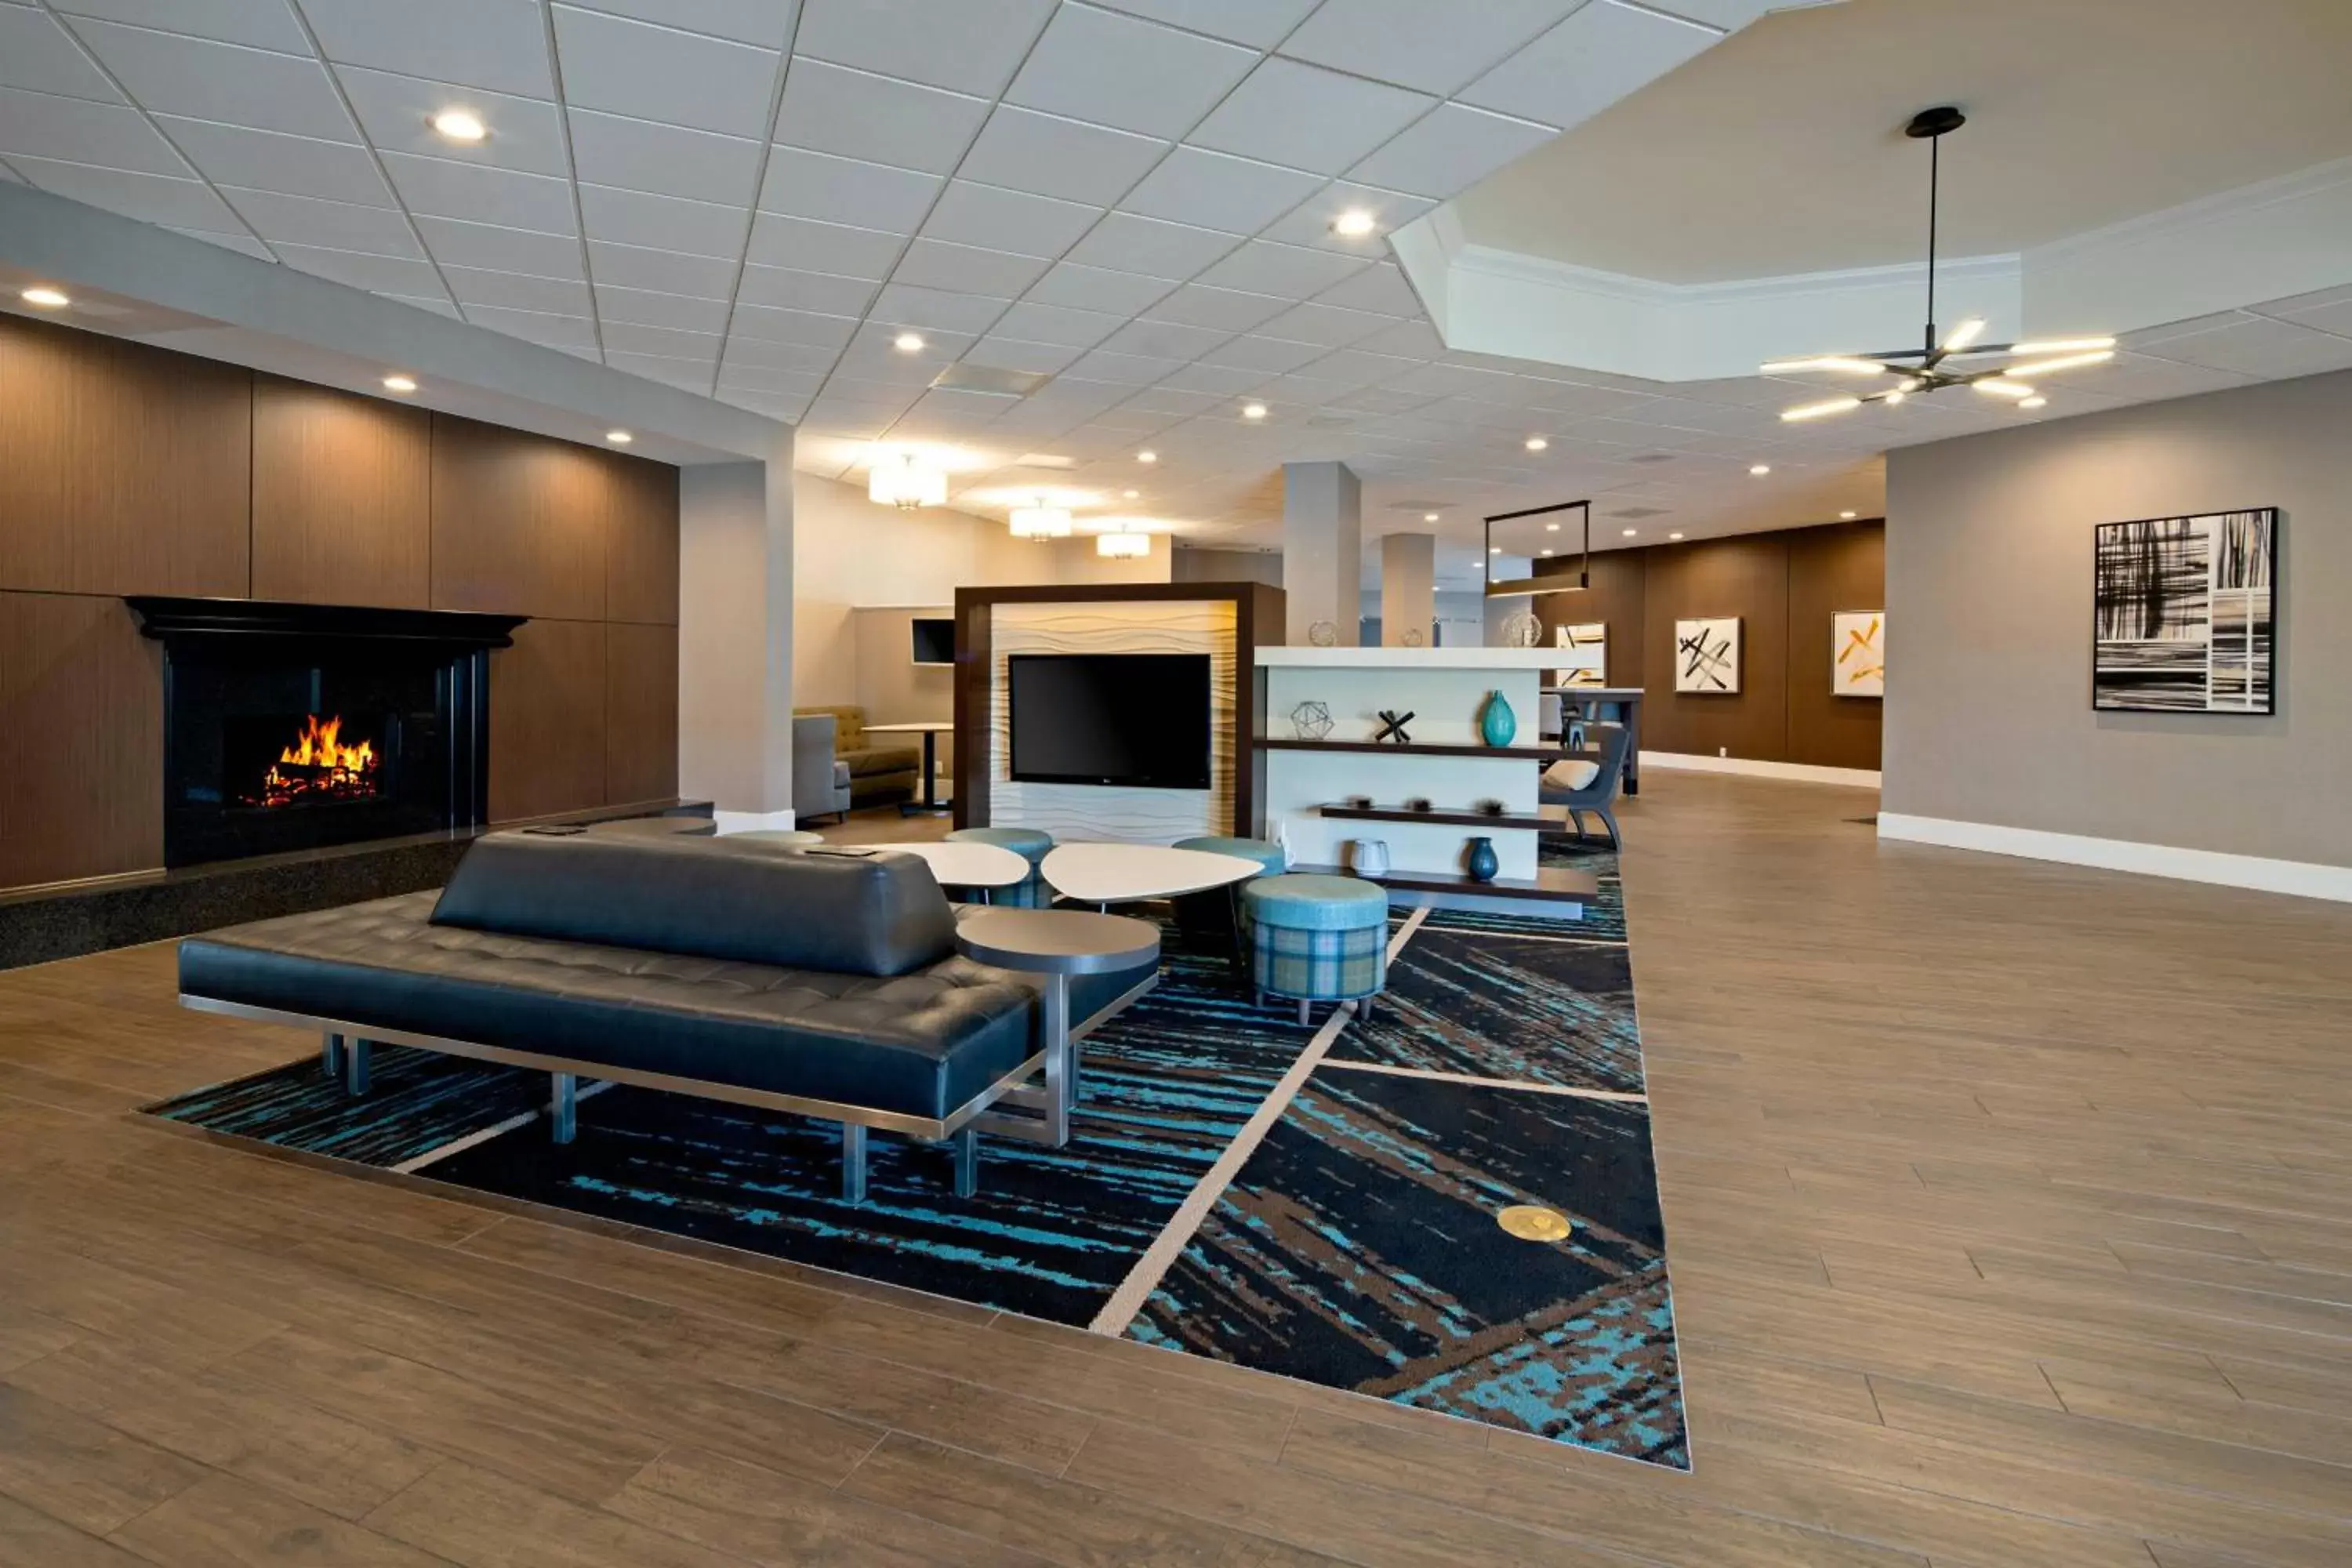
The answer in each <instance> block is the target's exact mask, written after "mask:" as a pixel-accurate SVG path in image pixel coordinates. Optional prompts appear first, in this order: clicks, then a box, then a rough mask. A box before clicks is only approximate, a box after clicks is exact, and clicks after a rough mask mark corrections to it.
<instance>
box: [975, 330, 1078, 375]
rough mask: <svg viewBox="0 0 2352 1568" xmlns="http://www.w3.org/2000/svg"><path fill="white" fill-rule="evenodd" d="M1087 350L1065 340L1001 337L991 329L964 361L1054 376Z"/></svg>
mask: <svg viewBox="0 0 2352 1568" xmlns="http://www.w3.org/2000/svg"><path fill="white" fill-rule="evenodd" d="M1085 352H1086V351H1085V350H1083V349H1075V348H1071V347H1069V346H1068V345H1066V344H1063V343H1033V342H1023V341H1022V340H1021V339H1019V338H1007V337H999V336H997V335H996V334H994V333H991V334H989V335H988V336H987V337H984V338H982V339H981V340H980V342H976V343H974V344H973V345H972V346H971V349H970V350H969V351H967V352H966V353H965V354H964V356H963V362H964V363H966V364H977V365H985V366H987V367H988V368H990V369H992V370H1020V371H1029V372H1032V373H1034V374H1039V375H1052V374H1054V373H1055V372H1056V371H1059V370H1062V369H1064V368H1066V367H1067V366H1068V364H1069V363H1070V362H1071V361H1073V360H1075V359H1076V358H1077V357H1078V356H1079V355H1080V354H1081V353H1085Z"/></svg>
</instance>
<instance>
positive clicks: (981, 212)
mask: <svg viewBox="0 0 2352 1568" xmlns="http://www.w3.org/2000/svg"><path fill="white" fill-rule="evenodd" d="M1101 216H1102V209H1101V208H1100V207H1091V206H1081V205H1078V204H1077V203H1076V202H1065V201H1057V200H1055V198H1053V197H1051V196H1037V195H1028V194H1026V193H1024V192H1021V191H1008V190H1003V189H1000V188H999V187H997V186H994V185H983V184H975V183H973V182H972V181H970V180H950V182H948V188H947V189H946V190H945V191H943V192H941V193H940V199H939V205H936V206H934V207H933V208H932V209H931V216H929V218H927V219H926V220H924V223H923V233H924V235H925V236H926V237H929V238H932V239H944V240H950V241H953V242H954V243H956V244H958V245H977V246H981V247H984V248H986V249H990V250H1009V251H1012V252H1013V253H1015V254H1017V255H1021V256H1039V257H1044V258H1047V259H1049V260H1050V259H1051V258H1054V257H1056V256H1059V255H1061V254H1062V252H1064V251H1066V250H1067V249H1069V248H1070V247H1071V246H1073V245H1075V244H1076V243H1077V240H1078V238H1079V237H1080V236H1082V235H1084V234H1085V233H1086V232H1087V230H1088V229H1090V228H1092V227H1093V226H1094V225H1095V220H1096V219H1097V218H1099V217H1101Z"/></svg>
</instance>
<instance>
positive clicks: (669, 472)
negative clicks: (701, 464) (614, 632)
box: [602, 454, 677, 626]
mask: <svg viewBox="0 0 2352 1568" xmlns="http://www.w3.org/2000/svg"><path fill="white" fill-rule="evenodd" d="M602 455H603V456H604V458H605V462H606V464H607V465H608V468H609V469H610V472H611V474H612V476H613V484H614V499H613V507H612V521H611V524H610V526H609V528H608V529H607V530H606V532H605V537H604V618H605V619H606V620H608V621H643V622H647V623H651V624H656V625H661V626H676V625H677V469H676V468H671V467H670V466H669V465H668V464H667V463H649V462H647V461H646V459H644V458H624V457H620V456H618V455H615V454H602Z"/></svg>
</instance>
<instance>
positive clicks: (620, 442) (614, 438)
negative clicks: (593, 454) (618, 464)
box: [604, 430, 636, 447]
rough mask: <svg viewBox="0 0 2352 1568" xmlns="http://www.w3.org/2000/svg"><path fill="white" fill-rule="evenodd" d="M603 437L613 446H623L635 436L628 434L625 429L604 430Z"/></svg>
mask: <svg viewBox="0 0 2352 1568" xmlns="http://www.w3.org/2000/svg"><path fill="white" fill-rule="evenodd" d="M604 439H605V440H607V441H610V442H611V443H613V445H614V446H615V447H625V446H627V445H628V444H629V443H630V442H632V441H634V440H635V439H636V437H635V436H632V435H630V434H629V433H628V432H627V431H626V430H607V431H605V432H604Z"/></svg>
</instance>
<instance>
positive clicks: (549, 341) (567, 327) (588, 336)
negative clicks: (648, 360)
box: [465, 305, 596, 350]
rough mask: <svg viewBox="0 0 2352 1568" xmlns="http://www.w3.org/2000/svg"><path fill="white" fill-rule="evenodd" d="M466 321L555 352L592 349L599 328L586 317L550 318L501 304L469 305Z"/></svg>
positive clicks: (542, 313) (533, 311)
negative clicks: (540, 345)
mask: <svg viewBox="0 0 2352 1568" xmlns="http://www.w3.org/2000/svg"><path fill="white" fill-rule="evenodd" d="M465 315H466V320H467V321H471V322H473V323H474V324H475V325H476V326H478V327H488V328H489V329H490V330H491V331H494V332H504V333H506V334H507V335H508V336H509V337H516V338H521V339H523V340H525V341H526V342H534V343H544V344H546V345H547V346H548V347H549V348H555V349H573V350H580V349H593V348H594V347H595V346H596V326H595V323H594V322H593V321H590V320H588V318H587V317H585V316H558V315H550V314H548V313H546V312H545V311H541V310H507V309H505V308H503V307H501V306H498V305H467V306H466V307H465Z"/></svg>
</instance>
